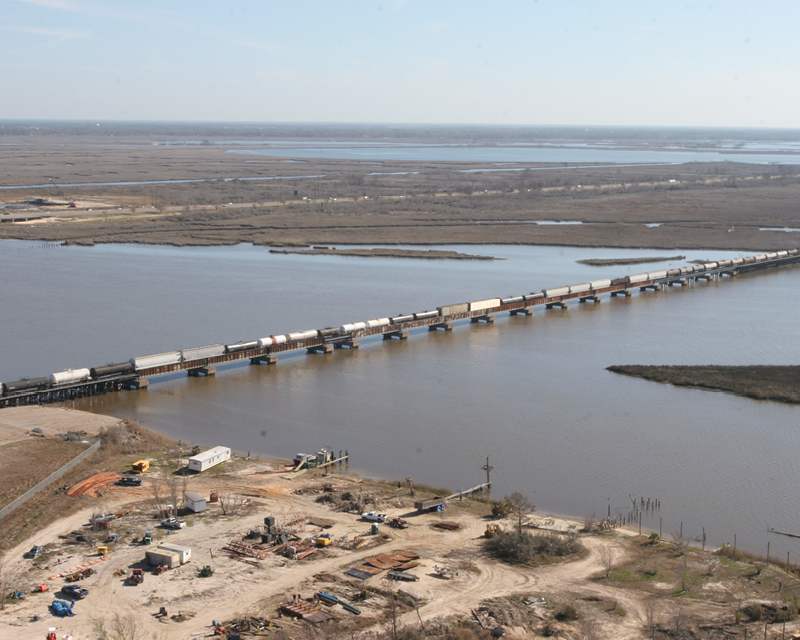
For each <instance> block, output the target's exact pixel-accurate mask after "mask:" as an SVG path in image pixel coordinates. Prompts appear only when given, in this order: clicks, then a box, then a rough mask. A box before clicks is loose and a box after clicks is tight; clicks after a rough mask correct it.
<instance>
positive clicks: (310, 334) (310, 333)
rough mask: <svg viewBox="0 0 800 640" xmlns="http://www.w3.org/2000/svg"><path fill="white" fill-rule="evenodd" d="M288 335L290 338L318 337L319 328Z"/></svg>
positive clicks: (306, 338)
mask: <svg viewBox="0 0 800 640" xmlns="http://www.w3.org/2000/svg"><path fill="white" fill-rule="evenodd" d="M286 337H287V338H289V340H308V339H309V338H316V337H317V330H316V329H314V330H313V331H312V330H309V331H298V332H296V333H290V334H288V335H287V336H286Z"/></svg>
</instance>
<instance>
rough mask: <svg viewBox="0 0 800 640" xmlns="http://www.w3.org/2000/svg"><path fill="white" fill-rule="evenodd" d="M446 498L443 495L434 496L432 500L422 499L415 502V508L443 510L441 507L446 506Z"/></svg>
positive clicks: (420, 509)
mask: <svg viewBox="0 0 800 640" xmlns="http://www.w3.org/2000/svg"><path fill="white" fill-rule="evenodd" d="M445 506H446V505H445V502H444V498H443V497H442V496H434V497H433V498H431V499H430V500H420V501H418V502H415V503H414V508H415V509H416V510H417V511H443V510H444V509H439V507H445Z"/></svg>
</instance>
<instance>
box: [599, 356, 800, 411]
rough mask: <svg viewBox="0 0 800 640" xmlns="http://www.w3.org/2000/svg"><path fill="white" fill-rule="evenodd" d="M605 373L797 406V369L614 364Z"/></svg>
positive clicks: (799, 399) (799, 383) (799, 390)
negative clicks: (609, 372) (611, 372)
mask: <svg viewBox="0 0 800 640" xmlns="http://www.w3.org/2000/svg"><path fill="white" fill-rule="evenodd" d="M608 371H613V372H614V373H622V374H625V375H628V376H635V377H637V378H644V379H645V380H653V381H655V382H667V383H669V384H674V385H677V386H681V387H696V388H698V389H710V390H713V391H725V392H728V393H733V394H736V395H738V396H745V397H748V398H755V399H756V400H773V401H775V402H789V403H794V404H797V403H800V366H794V365H793V366H773V365H750V366H743V367H726V366H718V365H705V366H670V367H666V366H663V367H662V366H645V365H614V366H611V367H608Z"/></svg>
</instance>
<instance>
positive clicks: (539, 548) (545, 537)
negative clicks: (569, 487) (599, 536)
mask: <svg viewBox="0 0 800 640" xmlns="http://www.w3.org/2000/svg"><path fill="white" fill-rule="evenodd" d="M485 544H486V550H487V551H489V553H491V554H493V555H495V556H497V557H498V558H500V559H502V560H507V561H509V562H519V563H521V564H530V563H534V562H536V561H538V560H543V559H547V558H553V557H564V556H568V555H572V554H573V553H578V552H579V551H580V550H581V549H582V548H583V545H581V543H580V542H579V541H578V540H577V539H576V538H575V537H573V536H561V535H558V534H554V533H549V534H537V535H533V534H531V533H529V532H527V531H523V532H521V533H520V532H518V531H499V532H498V534H497V535H496V536H495V537H494V538H490V539H489V540H487V541H486V543H485Z"/></svg>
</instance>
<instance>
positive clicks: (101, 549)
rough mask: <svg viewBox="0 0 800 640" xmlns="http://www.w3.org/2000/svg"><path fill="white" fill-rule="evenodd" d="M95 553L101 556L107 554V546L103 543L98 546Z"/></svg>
mask: <svg viewBox="0 0 800 640" xmlns="http://www.w3.org/2000/svg"><path fill="white" fill-rule="evenodd" d="M97 553H99V554H100V555H101V556H105V555H108V547H107V546H105V545H100V546H98V547H97Z"/></svg>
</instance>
